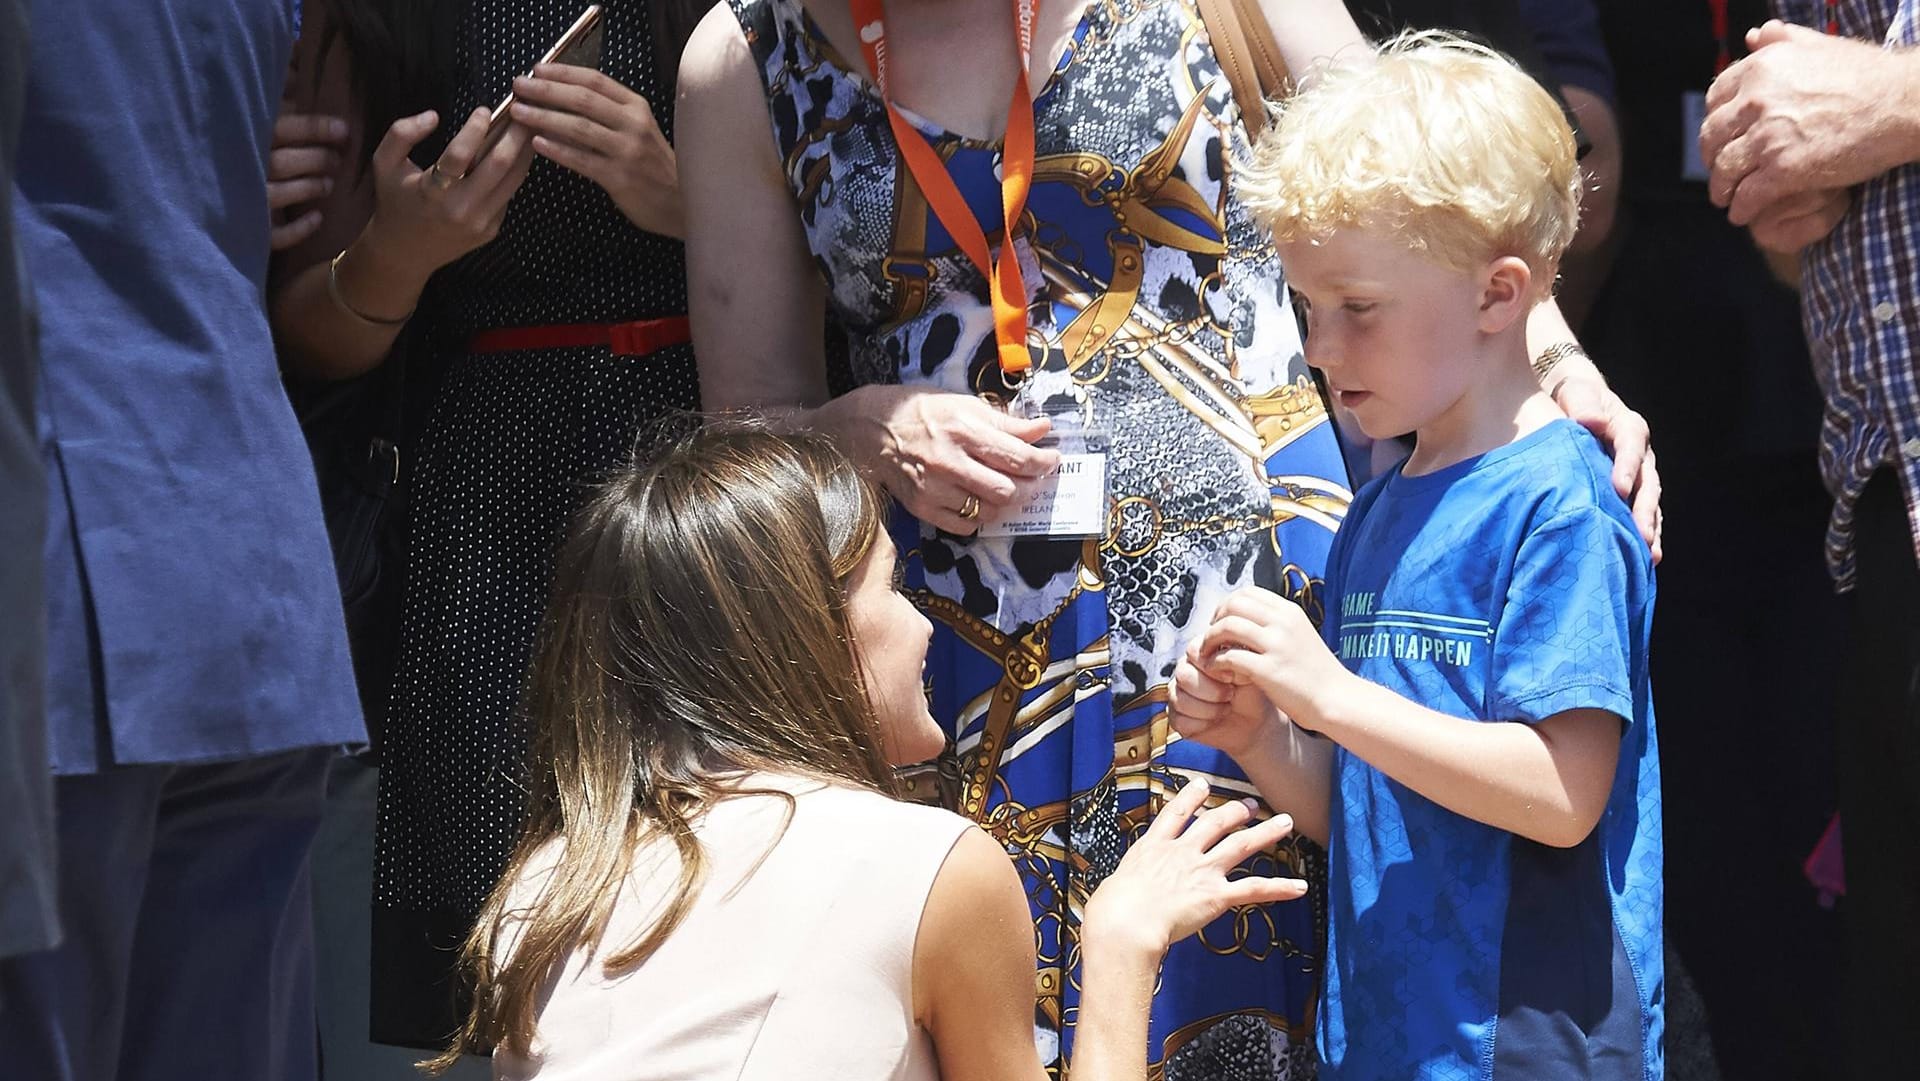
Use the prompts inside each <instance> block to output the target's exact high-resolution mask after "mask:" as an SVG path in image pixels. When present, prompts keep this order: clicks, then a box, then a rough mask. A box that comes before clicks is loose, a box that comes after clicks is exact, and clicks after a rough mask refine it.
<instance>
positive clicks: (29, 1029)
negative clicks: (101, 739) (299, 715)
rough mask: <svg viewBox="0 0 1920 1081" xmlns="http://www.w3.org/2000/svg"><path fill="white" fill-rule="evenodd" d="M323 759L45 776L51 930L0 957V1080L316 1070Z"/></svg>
mask: <svg viewBox="0 0 1920 1081" xmlns="http://www.w3.org/2000/svg"><path fill="white" fill-rule="evenodd" d="M331 754H332V752H330V751H322V750H304V751H295V752H291V753H286V754H277V755H272V756H268V757H264V758H254V759H243V760H240V761H236V762H224V763H218V764H210V765H160V766H123V767H118V768H114V769H110V770H107V771H105V772H102V773H97V774H88V775H82V776H63V777H58V778H56V779H55V781H54V803H55V809H56V814H57V818H58V830H59V842H60V849H59V853H60V920H61V925H62V928H63V930H64V932H65V937H64V941H63V943H62V944H61V945H60V946H59V947H58V948H56V949H54V950H51V951H47V952H44V953H37V954H29V955H27V956H24V957H18V958H13V959H10V960H7V961H4V962H0V1001H4V1002H5V1004H6V1005H5V1009H4V1011H0V1076H5V1077H7V1078H20V1079H22V1081H26V1079H31V1081H188V1079H192V1081H225V1079H228V1078H231V1079H234V1081H313V1078H314V1076H315V1062H314V1060H315V1041H314V1005H313V919H312V907H311V893H312V890H311V881H310V879H309V876H308V856H309V850H310V849H311V847H312V844H313V837H314V831H315V830H316V829H317V828H318V826H319V822H320V812H321V808H322V806H323V801H324V797H325V783H326V773H327V762H328V759H329V758H330V757H331Z"/></svg>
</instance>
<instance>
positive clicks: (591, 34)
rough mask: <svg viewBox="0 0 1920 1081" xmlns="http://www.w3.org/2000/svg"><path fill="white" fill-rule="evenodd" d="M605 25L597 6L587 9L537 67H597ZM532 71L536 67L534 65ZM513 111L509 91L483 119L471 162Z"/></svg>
mask: <svg viewBox="0 0 1920 1081" xmlns="http://www.w3.org/2000/svg"><path fill="white" fill-rule="evenodd" d="M606 41H607V23H606V20H605V19H604V18H603V17H602V14H601V10H600V5H599V4H592V5H589V6H588V8H587V10H585V11H583V12H581V13H580V17H579V18H577V19H575V20H573V25H572V26H570V27H568V28H567V32H566V33H564V34H562V35H560V40H558V41H556V42H554V43H553V47H552V48H551V49H548V50H547V54H546V55H545V56H542V57H541V58H540V63H541V64H572V65H574V66H575V67H583V68H595V69H598V68H599V67H600V54H601V52H602V50H603V49H604V48H605V46H606ZM535 66H536V67H537V66H538V65H535ZM512 108H513V92H512V91H511V90H509V91H508V92H507V96H506V97H505V98H502V99H501V101H500V104H498V105H496V106H494V107H493V114H492V115H491V116H489V117H488V118H487V134H486V137H485V138H483V139H481V140H480V149H479V150H477V151H475V152H474V155H473V160H474V161H476V162H478V161H479V160H480V159H481V158H482V157H484V156H485V155H486V153H487V151H489V150H491V149H493V144H495V143H497V142H499V141H500V136H502V135H504V134H506V131H507V125H508V124H509V123H511V118H510V117H509V116H508V115H507V114H508V112H509V111H510V110H511V109H512Z"/></svg>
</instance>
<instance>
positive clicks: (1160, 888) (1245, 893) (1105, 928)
mask: <svg viewBox="0 0 1920 1081" xmlns="http://www.w3.org/2000/svg"><path fill="white" fill-rule="evenodd" d="M1207 791H1208V790H1207V785H1206V782H1204V781H1190V782H1188V783H1187V785H1186V787H1184V788H1182V789H1181V790H1180V791H1179V792H1178V793H1176V794H1175V795H1174V797H1173V798H1172V799H1170V800H1168V801H1167V804H1166V806H1165V807H1163V808H1161V811H1160V813H1159V814H1158V815H1156V816H1155V817H1154V820H1153V822H1152V823H1151V824H1149V825H1148V826H1147V831H1146V833H1145V834H1143V835H1141V837H1140V839H1139V840H1137V841H1135V842H1134V843H1133V847H1132V848H1130V849H1128V850H1127V854H1126V856H1125V857H1123V858H1122V859H1121V860H1120V866H1119V868H1118V869H1116V870H1115V871H1114V873H1113V874H1112V875H1110V876H1108V877H1107V880H1106V881H1105V882H1102V883H1101V884H1100V887H1099V888H1098V889H1096V890H1095V891H1094V893H1093V897H1092V898H1091V899H1090V900H1089V901H1088V902H1087V910H1086V914H1085V917H1084V918H1083V920H1082V938H1083V939H1085V940H1096V939H1097V940H1101V941H1104V942H1112V941H1115V940H1126V939H1130V940H1132V944H1133V945H1135V946H1138V947H1141V948H1144V949H1148V950H1154V951H1158V952H1165V950H1166V949H1167V947H1169V946H1171V945H1173V944H1174V943H1175V942H1178V941H1180V940H1181V939H1183V938H1186V937H1187V936H1188V935H1191V934H1194V933H1196V932H1198V931H1199V930H1200V929H1201V928H1202V927H1205V926H1206V925H1207V924H1209V923H1212V922H1213V921H1214V920H1216V919H1218V918H1219V917H1220V915H1221V914H1222V913H1224V912H1226V911H1227V910H1228V909H1231V908H1238V907H1240V906H1242V905H1258V904H1267V903H1270V902H1273V901H1291V900H1293V899H1294V898H1296V897H1300V896H1302V895H1304V894H1305V893H1306V892H1307V884H1306V882H1305V881H1303V880H1301V879H1297V878H1270V877H1266V876H1263V875H1241V876H1238V877H1235V875H1234V872H1235V869H1236V868H1237V867H1239V865H1240V864H1241V863H1242V862H1244V861H1245V860H1246V859H1247V858H1248V857H1249V856H1252V855H1253V854H1255V853H1257V852H1261V851H1264V850H1266V849H1269V848H1272V847H1273V846H1274V845H1275V844H1278V843H1279V842H1280V841H1281V840H1282V839H1283V838H1285V837H1286V836H1287V834H1289V833H1290V832H1292V830H1293V820H1292V819H1291V818H1289V817H1287V816H1286V815H1275V816H1273V817H1272V818H1269V819H1266V820H1265V821H1262V822H1252V824H1249V823H1250V822H1251V820H1252V819H1253V816H1254V812H1253V804H1252V802H1251V801H1246V800H1235V801H1233V802H1231V803H1224V804H1221V805H1220V806H1218V807H1215V808H1212V809H1211V810H1207V811H1202V810H1201V807H1202V806H1204V805H1205V803H1206V799H1207Z"/></svg>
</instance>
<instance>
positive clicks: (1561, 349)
mask: <svg viewBox="0 0 1920 1081" xmlns="http://www.w3.org/2000/svg"><path fill="white" fill-rule="evenodd" d="M1569 357H1580V358H1581V359H1583V360H1584V359H1590V358H1588V357H1587V351H1586V350H1585V349H1582V348H1580V343H1579V342H1555V343H1553V344H1552V345H1549V346H1547V347H1546V348H1545V349H1542V350H1540V355H1539V356H1537V357H1534V358H1533V374H1534V375H1536V376H1539V377H1540V381H1541V382H1542V383H1544V382H1546V381H1547V376H1548V374H1550V373H1551V372H1552V371H1553V370H1554V369H1555V368H1557V367H1559V366H1560V362H1561V361H1563V360H1566V359H1567V358H1569Z"/></svg>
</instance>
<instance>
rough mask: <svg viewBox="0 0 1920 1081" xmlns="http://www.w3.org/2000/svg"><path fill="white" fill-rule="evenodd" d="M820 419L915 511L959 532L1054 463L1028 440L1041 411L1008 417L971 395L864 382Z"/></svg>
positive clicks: (1041, 431)
mask: <svg viewBox="0 0 1920 1081" xmlns="http://www.w3.org/2000/svg"><path fill="white" fill-rule="evenodd" d="M819 419H820V421H822V422H823V424H822V426H823V427H826V428H827V429H829V430H831V431H833V432H834V433H835V434H836V435H838V436H839V438H840V439H841V440H843V445H844V447H845V449H846V450H847V452H848V453H849V454H851V455H852V457H853V460H854V461H856V462H865V463H867V464H868V466H869V467H870V468H871V469H873V471H874V473H875V475H876V477H877V479H878V480H879V481H880V483H881V484H882V485H883V486H884V487H885V488H886V489H887V491H888V492H889V493H891V494H892V495H893V497H894V498H895V499H898V500H899V501H900V502H901V504H902V505H903V506H905V507H906V508H907V510H909V511H911V512H912V513H913V515H914V516H915V517H917V518H919V519H920V520H921V521H923V522H926V523H928V524H929V525H932V526H934V527H936V528H938V529H942V530H945V531H946V532H948V533H953V534H957V535H959V536H966V535H969V534H971V533H973V532H974V530H976V529H978V528H980V519H981V517H982V516H983V515H984V514H985V513H986V512H987V511H988V510H992V509H995V508H999V507H1004V506H1006V505H1007V504H1009V503H1011V502H1012V501H1013V500H1014V498H1015V495H1016V494H1017V492H1018V491H1019V488H1020V485H1021V483H1022V482H1024V481H1028V480H1032V479H1035V478H1038V477H1044V476H1046V475H1047V473H1048V472H1049V471H1051V470H1052V469H1053V467H1054V466H1056V465H1058V464H1059V462H1060V455H1059V452H1057V451H1054V450H1049V449H1044V448H1041V447H1036V446H1033V442H1034V441H1035V440H1037V439H1039V438H1041V437H1042V436H1044V435H1046V434H1047V431H1048V430H1049V428H1050V427H1051V424H1050V423H1049V422H1048V421H1047V420H1046V418H1044V417H1040V418H1035V419H1031V420H1029V419H1022V418H1020V417H1014V416H1009V415H1008V414H1007V413H1006V412H1004V411H1003V410H1000V409H998V408H996V407H994V406H992V405H989V404H988V403H986V402H984V401H982V400H980V399H979V398H976V397H974V396H973V395H971V394H956V393H951V392H948V391H929V390H918V389H915V388H911V387H900V386H868V387H862V388H860V389H859V390H856V391H853V392H851V393H849V394H845V395H842V396H841V397H839V398H836V399H834V400H833V401H832V402H829V403H828V404H827V405H825V406H823V407H821V409H820V417H819ZM969 512H971V513H969Z"/></svg>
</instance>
